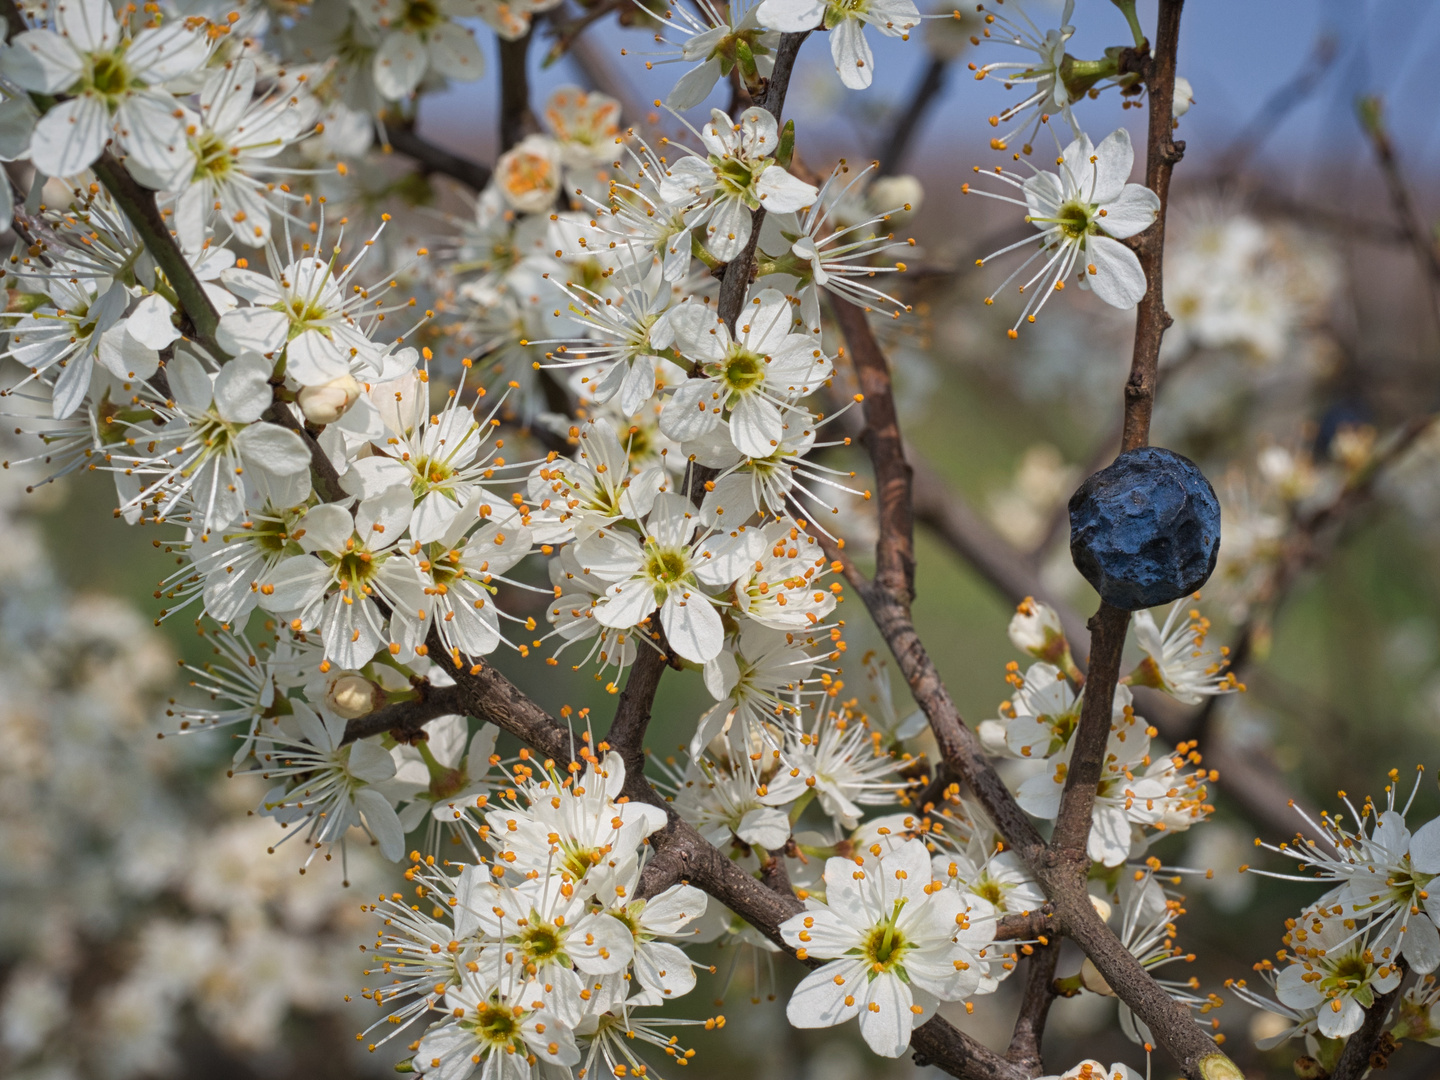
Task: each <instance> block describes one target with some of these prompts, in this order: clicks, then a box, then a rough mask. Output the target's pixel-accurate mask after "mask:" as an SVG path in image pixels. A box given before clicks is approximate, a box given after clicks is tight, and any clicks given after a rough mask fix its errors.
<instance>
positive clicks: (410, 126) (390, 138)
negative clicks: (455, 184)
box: [385, 122, 490, 191]
mask: <svg viewBox="0 0 1440 1080" xmlns="http://www.w3.org/2000/svg"><path fill="white" fill-rule="evenodd" d="M385 149H386V150H387V151H388V150H397V151H399V152H400V153H402V154H404V155H405V156H406V157H408V158H413V159H414V160H415V162H416V163H417V164H418V165H419V166H420V171H421V172H422V173H424V174H425V175H426V176H429V175H431V174H433V173H439V174H440V175H441V176H448V177H450V178H451V179H452V180H458V181H460V183H462V184H464V185H465V186H466V187H469V188H471V189H472V190H475V191H481V190H483V189H484V187H485V185H486V184H488V183H489V182H490V170H489V169H487V168H486V167H485V166H484V165H481V164H480V163H479V162H476V161H471V160H470V159H469V158H463V157H461V156H460V155H459V154H454V153H451V152H450V151H449V150H446V149H445V148H444V147H443V146H436V145H435V144H434V143H432V142H430V140H428V139H426V138H424V137H422V136H421V135H420V133H419V132H417V131H416V130H415V125H414V123H412V122H402V123H399V124H395V125H393V126H387V127H386V128H385Z"/></svg>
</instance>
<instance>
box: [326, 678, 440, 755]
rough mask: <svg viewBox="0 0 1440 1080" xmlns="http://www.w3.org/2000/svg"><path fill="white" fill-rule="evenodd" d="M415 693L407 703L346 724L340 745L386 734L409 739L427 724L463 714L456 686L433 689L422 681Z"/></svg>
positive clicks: (381, 708) (379, 710)
mask: <svg viewBox="0 0 1440 1080" xmlns="http://www.w3.org/2000/svg"><path fill="white" fill-rule="evenodd" d="M415 691H416V693H417V695H418V696H416V697H415V698H412V699H411V700H409V701H397V702H395V703H393V704H391V705H384V706H382V707H380V708H378V709H376V710H375V711H374V712H370V713H366V714H365V715H364V716H359V717H356V718H355V719H354V720H351V721H350V722H349V723H347V724H346V725H345V738H344V739H343V740H342V742H347V743H352V742H354V741H355V740H356V739H368V738H369V737H370V736H371V735H380V734H384V733H386V732H390V733H392V734H394V735H395V736H396V737H397V738H404V739H409V738H412V737H413V736H415V735H417V734H418V733H419V732H421V731H423V730H424V729H425V725H426V724H428V723H430V721H432V720H435V719H437V718H438V717H441V716H450V715H453V714H455V713H460V712H463V711H464V704H465V697H464V691H462V690H461V689H460V687H459V686H432V685H431V684H430V683H429V682H428V681H422V682H421V683H420V684H419V685H417V686H416V688H415Z"/></svg>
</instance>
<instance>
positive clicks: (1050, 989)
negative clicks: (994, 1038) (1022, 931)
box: [1005, 941, 1060, 1076]
mask: <svg viewBox="0 0 1440 1080" xmlns="http://www.w3.org/2000/svg"><path fill="white" fill-rule="evenodd" d="M1059 960H1060V942H1058V941H1052V942H1050V943H1049V944H1048V945H1041V946H1040V947H1039V948H1037V949H1036V950H1035V951H1034V952H1033V953H1031V954H1030V958H1029V960H1028V961H1027V968H1028V970H1027V971H1026V973H1025V994H1024V996H1023V997H1022V998H1021V999H1020V1015H1019V1016H1018V1017H1017V1018H1016V1020H1015V1031H1014V1034H1012V1035H1011V1036H1010V1048H1009V1049H1008V1050H1006V1051H1005V1056H1006V1058H1008V1059H1009V1060H1010V1061H1012V1062H1014V1063H1015V1064H1016V1065H1018V1066H1019V1067H1020V1068H1022V1069H1024V1070H1025V1072H1026V1073H1027V1075H1029V1076H1039V1075H1040V1074H1041V1073H1043V1072H1044V1071H1045V1062H1044V1060H1043V1058H1042V1057H1041V1054H1040V1043H1041V1041H1042V1040H1043V1039H1044V1036H1045V1020H1046V1017H1048V1016H1049V1015H1050V1006H1051V1004H1052V1003H1053V1002H1054V1001H1055V965H1056V964H1057V963H1058V962H1059Z"/></svg>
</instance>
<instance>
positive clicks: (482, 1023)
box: [460, 1001, 520, 1047]
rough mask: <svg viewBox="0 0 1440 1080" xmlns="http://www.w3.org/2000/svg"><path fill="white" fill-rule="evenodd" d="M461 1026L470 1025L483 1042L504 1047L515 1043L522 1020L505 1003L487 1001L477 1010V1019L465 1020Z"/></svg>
mask: <svg viewBox="0 0 1440 1080" xmlns="http://www.w3.org/2000/svg"><path fill="white" fill-rule="evenodd" d="M460 1026H461V1027H468V1028H469V1029H470V1030H471V1031H473V1032H474V1033H475V1035H476V1036H477V1037H478V1038H479V1039H480V1041H481V1042H487V1043H489V1044H490V1045H492V1046H496V1047H504V1046H509V1045H510V1044H511V1043H513V1042H514V1041H515V1040H516V1038H517V1037H518V1036H519V1034H520V1021H519V1019H518V1018H517V1017H516V1016H515V1014H514V1013H513V1012H512V1011H511V1010H509V1009H507V1008H505V1006H503V1005H499V1004H491V1003H490V1002H488V1001H487V1002H485V1003H483V1004H481V1005H480V1006H479V1007H478V1008H477V1009H476V1010H475V1019H473V1020H464V1021H462V1022H461V1025H460Z"/></svg>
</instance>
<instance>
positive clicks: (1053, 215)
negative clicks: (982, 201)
mask: <svg viewBox="0 0 1440 1080" xmlns="http://www.w3.org/2000/svg"><path fill="white" fill-rule="evenodd" d="M1056 164H1057V165H1058V166H1059V171H1058V172H1053V173H1051V172H1041V171H1038V170H1037V171H1036V172H1035V174H1034V175H1033V176H1031V177H1029V178H1024V177H1020V176H1017V175H1015V174H1014V173H1007V172H1003V171H997V172H996V173H994V174H992V175H996V176H998V177H999V178H1000V179H1001V180H1003V181H1004V182H1005V183H1007V184H1009V185H1011V186H1012V187H1014V188H1016V189H1018V190H1019V191H1020V193H1021V195H1022V196H1023V198H1015V197H1013V196H1009V195H997V194H995V193H993V192H989V191H978V190H976V189H975V188H972V187H971V186H970V185H969V184H965V185H964V186H963V187H962V188H961V190H962V191H963V192H965V193H966V194H973V195H986V196H988V197H989V198H992V199H999V200H1001V201H1002V202H1008V203H1013V204H1014V205H1016V206H1023V207H1024V208H1025V210H1026V214H1025V220H1026V221H1028V222H1030V223H1031V224H1032V225H1034V226H1035V227H1036V228H1037V229H1039V230H1040V246H1039V249H1038V250H1037V251H1035V252H1034V253H1033V254H1031V256H1030V257H1029V258H1028V259H1026V260H1025V261H1024V262H1023V263H1021V264H1020V266H1019V267H1017V268H1016V269H1015V271H1014V272H1013V273H1011V275H1010V276H1009V277H1008V278H1006V279H1005V280H1004V281H1003V282H1001V283H1000V287H999V288H997V289H996V290H995V292H993V293H991V294H990V296H989V297H987V298H986V300H985V302H986V303H987V304H989V303H993V302H994V299H995V297H996V296H997V295H999V293H1000V289H1003V288H1005V286H1007V285H1009V284H1010V283H1011V282H1012V281H1014V280H1015V279H1016V278H1017V277H1019V276H1020V275H1021V274H1022V273H1024V272H1025V270H1026V268H1027V267H1029V266H1030V264H1031V263H1033V262H1034V261H1035V260H1036V259H1040V260H1042V262H1041V265H1040V269H1039V270H1037V271H1036V272H1035V273H1034V274H1033V275H1032V276H1031V277H1030V278H1028V279H1027V280H1026V281H1025V282H1024V283H1023V284H1021V286H1020V291H1021V292H1022V293H1023V292H1026V291H1029V290H1032V289H1033V290H1034V292H1033V293H1032V294H1031V297H1030V299H1029V300H1028V301H1027V302H1026V304H1025V309H1024V310H1023V311H1022V312H1021V313H1020V318H1018V319H1016V320H1015V328H1012V329H1011V330H1010V336H1011V337H1015V336H1016V333H1017V330H1016V328H1018V327H1019V325H1020V323H1021V322H1022V321H1025V320H1029V321H1030V322H1034V321H1035V316H1036V315H1038V314H1039V313H1040V309H1041V308H1042V307H1044V306H1045V301H1046V300H1047V299H1049V297H1050V294H1051V293H1052V292H1055V291H1056V290H1058V289H1063V288H1064V287H1065V279H1066V278H1067V277H1069V276H1070V273H1071V271H1072V270H1075V268H1076V267H1077V266H1078V267H1079V268H1080V271H1081V272H1080V285H1081V287H1082V288H1089V289H1093V290H1094V292H1095V295H1097V296H1099V297H1100V299H1102V300H1104V301H1105V302H1106V303H1107V304H1110V305H1112V306H1114V307H1118V308H1132V307H1134V306H1135V305H1136V304H1138V303H1139V302H1140V298H1141V297H1143V296H1144V295H1145V289H1146V283H1145V272H1144V270H1142V269H1141V267H1140V260H1139V258H1137V257H1136V255H1135V253H1134V252H1133V251H1131V250H1130V249H1129V248H1128V247H1126V246H1125V245H1124V244H1122V243H1120V241H1121V240H1125V239H1128V238H1129V237H1132V236H1134V235H1136V234H1137V233H1141V232H1144V231H1145V230H1146V229H1148V228H1149V227H1150V226H1151V224H1153V223H1154V221H1155V219H1156V218H1157V217H1158V216H1159V214H1160V199H1159V197H1158V196H1157V195H1156V194H1155V193H1154V192H1153V191H1151V190H1150V189H1149V188H1147V187H1145V186H1144V185H1142V184H1130V183H1126V180H1127V179H1128V178H1129V176H1130V169H1131V167H1132V166H1133V165H1134V164H1135V149H1134V147H1133V146H1131V145H1130V133H1129V132H1128V131H1126V130H1125V129H1124V128H1119V129H1117V130H1115V131H1113V132H1111V133H1110V134H1109V135H1107V136H1106V137H1105V139H1104V140H1103V141H1102V142H1101V143H1100V145H1099V146H1093V145H1091V142H1090V137H1089V136H1088V135H1081V136H1080V137H1079V138H1077V139H1076V140H1075V141H1074V142H1072V143H1071V144H1070V145H1069V146H1067V147H1066V148H1065V150H1064V152H1063V153H1062V154H1061V155H1060V157H1059V158H1058V159H1057V161H1056ZM975 171H976V172H977V173H978V172H980V169H979V168H978V167H977V168H976V170H975ZM1033 243H1034V241H1033V240H1022V241H1019V242H1018V243H1015V244H1012V245H1010V246H1009V247H1005V248H1001V249H1000V250H999V251H997V252H995V253H994V254H992V255H989V256H987V257H986V258H985V259H981V260H979V263H977V265H980V264H983V263H985V262H987V261H989V259H993V258H994V257H995V256H996V255H1002V254H1004V253H1005V252H1007V251H1012V250H1014V249H1015V248H1018V247H1027V246H1030V245H1031V244H1033Z"/></svg>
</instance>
